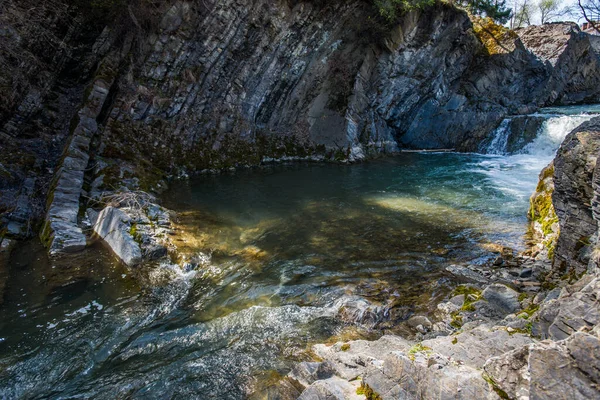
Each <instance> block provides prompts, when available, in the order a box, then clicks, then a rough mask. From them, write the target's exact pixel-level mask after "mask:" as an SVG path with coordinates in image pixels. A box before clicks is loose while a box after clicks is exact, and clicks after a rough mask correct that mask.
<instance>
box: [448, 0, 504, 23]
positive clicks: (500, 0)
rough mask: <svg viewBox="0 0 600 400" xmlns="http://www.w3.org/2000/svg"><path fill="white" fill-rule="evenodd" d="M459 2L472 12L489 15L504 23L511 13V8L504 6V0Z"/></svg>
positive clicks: (467, 0)
mask: <svg viewBox="0 0 600 400" xmlns="http://www.w3.org/2000/svg"><path fill="white" fill-rule="evenodd" d="M459 4H461V5H462V6H464V7H466V8H467V9H468V10H469V11H470V12H471V13H472V14H475V15H483V16H486V17H490V18H492V19H493V20H495V21H497V22H499V23H501V24H504V23H506V22H507V21H508V20H509V19H510V17H511V15H512V10H511V9H510V8H507V7H506V0H460V1H459Z"/></svg>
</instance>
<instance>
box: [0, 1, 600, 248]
mask: <svg viewBox="0 0 600 400" xmlns="http://www.w3.org/2000/svg"><path fill="white" fill-rule="evenodd" d="M57 1H58V3H61V1H60V0H57ZM11 4H12V3H11ZM61 4H62V3H61ZM163 5H164V7H163V8H162V9H161V8H159V9H158V10H159V11H158V13H157V12H156V11H153V13H154V14H152V13H151V14H152V15H153V18H154V19H151V20H150V22H149V23H148V24H147V26H144V27H142V26H141V25H140V24H139V21H138V20H137V17H136V14H135V13H136V11H137V10H134V9H129V10H126V11H125V12H124V16H123V18H125V19H123V18H121V19H116V20H117V21H118V22H119V23H120V24H121V25H125V26H129V27H130V28H129V29H125V33H123V32H124V31H123V26H115V25H116V22H115V23H114V24H110V23H109V24H108V26H106V27H103V26H102V21H103V20H102V19H101V18H94V19H93V20H91V19H90V18H89V16H86V15H85V14H83V13H79V12H78V11H77V9H72V8H69V6H68V5H65V7H66V8H64V7H63V8H60V10H61V12H57V13H56V14H55V15H54V14H52V13H51V12H50V11H49V10H46V11H44V10H45V9H43V8H40V9H36V12H42V14H43V15H44V16H45V17H44V18H36V19H34V20H31V21H26V22H25V23H24V25H19V24H20V22H18V21H17V22H15V21H16V20H13V19H10V18H9V17H10V16H11V15H13V14H15V13H16V14H18V11H19V10H18V9H16V8H15V9H14V10H13V9H12V8H11V9H10V10H9V11H10V12H6V13H4V14H3V18H4V17H6V18H5V19H3V20H2V23H3V26H6V27H7V28H6V32H9V33H10V34H9V35H8V36H6V38H7V39H6V40H7V41H6V43H3V46H4V48H6V49H10V50H11V54H20V55H21V57H26V56H27V55H28V54H31V53H32V51H34V50H35V49H36V45H38V44H39V43H36V38H35V37H34V33H35V32H39V31H40V30H43V29H49V31H50V32H52V33H53V34H55V36H56V37H55V36H52V38H53V39H52V43H54V41H56V40H58V42H59V43H64V47H61V48H64V49H65V52H64V54H63V53H60V54H57V55H56V57H55V58H51V57H49V58H48V59H45V60H44V62H45V63H43V65H41V66H40V68H41V69H42V70H43V72H42V71H41V70H39V68H38V70H36V71H33V70H32V71H26V72H27V73H26V74H25V75H23V76H19V77H18V81H19V82H21V83H22V84H23V85H24V87H25V86H26V87H27V88H28V89H27V90H18V91H15V93H16V96H15V98H12V99H10V101H8V100H7V102H6V104H5V106H3V107H4V108H3V109H2V113H1V115H0V116H1V119H0V132H1V133H2V134H1V135H0V137H1V138H2V145H3V146H7V148H10V149H15V153H18V154H19V157H14V156H13V154H10V153H11V152H2V153H3V155H2V158H1V159H0V177H1V179H0V181H1V182H0V185H1V186H0V187H1V188H2V195H1V196H0V202H1V203H2V208H0V211H2V213H3V214H4V216H3V225H9V224H11V223H12V225H11V227H12V231H14V232H15V236H16V232H24V233H23V234H25V235H26V234H27V231H31V230H32V229H31V228H29V229H28V228H27V227H28V226H30V225H32V224H30V223H28V222H27V223H23V222H19V221H30V220H35V219H36V217H39V216H40V215H41V214H42V212H43V205H42V204H43V200H42V198H43V196H44V195H45V194H52V193H53V192H54V193H55V194H58V195H59V196H58V197H57V199H58V198H60V193H61V189H60V187H61V185H60V182H61V181H62V180H64V179H65V178H64V177H63V175H64V176H66V175H69V174H66V173H65V171H68V170H69V168H70V167H69V166H66V167H65V166H64V163H63V167H61V157H60V153H61V149H63V148H65V149H66V150H65V152H66V153H67V154H70V153H71V151H70V150H69V146H71V144H74V145H76V147H77V149H75V150H77V151H81V152H82V154H80V155H81V158H77V160H78V162H80V163H81V164H82V165H83V164H86V160H87V164H88V165H86V166H84V167H83V170H85V172H86V174H85V175H86V176H85V179H84V180H85V182H84V184H83V187H84V188H83V190H84V191H87V190H88V188H87V187H86V185H87V183H89V182H96V183H99V185H100V186H102V185H103V186H104V188H105V189H106V188H108V189H115V188H118V187H120V186H121V183H122V182H123V181H124V180H125V179H131V180H134V179H137V184H138V187H137V189H142V190H152V189H156V188H157V185H158V184H159V183H161V182H163V180H164V178H165V177H166V175H167V174H169V173H170V174H175V173H178V172H180V171H181V170H182V169H183V170H187V171H191V172H196V171H200V170H203V169H220V168H229V167H235V166H239V165H256V164H260V163H261V162H263V161H267V160H277V159H316V160H323V159H325V160H350V161H352V160H361V159H364V158H367V157H371V156H375V155H377V154H382V153H390V152H396V151H398V150H399V149H400V148H403V147H410V148H456V149H458V150H468V151H473V150H477V149H478V148H479V147H480V145H481V143H482V141H484V140H486V138H487V137H488V135H489V134H490V132H491V131H492V130H493V129H494V128H496V127H497V126H498V125H499V124H500V122H501V121H502V119H503V118H504V117H505V116H506V115H508V114H523V113H527V112H531V111H534V110H536V109H537V108H538V107H540V106H544V105H551V104H552V105H555V104H573V103H577V102H584V101H585V102H591V101H596V100H598V99H599V95H600V85H598V82H599V77H598V70H599V68H598V53H597V48H598V43H596V38H595V37H593V36H590V35H588V34H585V33H582V32H580V31H579V28H578V27H577V26H576V25H575V24H568V23H563V24H550V25H545V26H543V27H530V28H527V29H524V30H519V31H517V32H516V33H510V32H504V33H503V36H502V37H501V38H499V39H498V40H497V42H498V43H499V44H498V45H495V47H494V48H493V49H490V48H488V47H489V46H488V47H486V45H484V44H483V43H482V41H481V40H480V37H481V34H482V33H481V32H482V31H484V30H483V29H481V27H479V26H478V25H477V24H483V23H484V22H482V21H476V22H475V26H474V25H473V22H472V21H471V20H470V19H469V17H468V15H467V14H466V13H465V12H463V11H461V10H458V9H456V8H454V7H452V6H450V5H447V4H443V3H438V4H435V5H433V6H431V7H429V8H427V9H425V10H416V11H411V12H409V13H406V14H405V15H403V16H402V17H400V18H399V19H398V20H397V21H396V22H395V23H394V24H389V23H386V22H385V21H383V20H380V19H378V17H377V13H376V10H374V8H373V7H372V5H371V4H369V3H368V2H362V1H333V2H317V1H300V2H296V1H295V2H271V1H266V0H260V1H258V2H253V3H252V4H250V3H248V2H247V1H245V0H227V1H219V2H217V1H204V2H200V3H193V2H185V1H176V2H167V1H165V2H164V4H163ZM7 7H9V8H10V7H13V6H7ZM15 7H16V6H15ZM13 8H14V7H13ZM17 8H18V7H17ZM15 10H16V11H15ZM40 10H41V11H40ZM65 10H66V11H65ZM87 11H90V10H87ZM94 12H99V11H98V10H95V11H94ZM44 13H45V14H44ZM140 13H141V11H140ZM52 15H54V17H53V18H52V17H51V16H52ZM73 16H76V18H75V19H74V20H73V21H69V18H73ZM86 17H88V19H86ZM138 17H139V15H138ZM98 21H100V22H98ZM123 21H126V22H125V23H124V22H123ZM69 22H73V24H69ZM86 24H87V25H86ZM23 26H25V27H26V28H27V29H25V30H23V29H21V28H22V27H23ZM67 26H68V27H69V32H68V33H67V34H66V36H65V37H64V38H63V39H64V40H62V42H61V41H60V40H59V39H60V36H57V35H59V33H61V32H62V33H64V32H63V31H64V29H63V28H65V29H66V27H67ZM82 26H86V29H83V28H82ZM17 28H18V29H17ZM19 29H21V31H20V30H19ZM71 29H74V31H71ZM77 29H79V30H80V31H81V32H79V31H77ZM78 32H79V33H78ZM44 37H47V36H44ZM119 37H120V39H119V40H117V38H119ZM57 38H58V39H57ZM55 39H56V40H55ZM40 40H41V39H40ZM61 46H63V45H62V44H61ZM0 47H1V46H0ZM44 54H45V53H44ZM48 56H49V55H48ZM19 60H20V59H19V58H18V57H17V61H19ZM21 61H24V60H21ZM107 66H108V68H107ZM39 74H43V75H44V76H46V77H47V78H46V79H45V81H44V84H43V85H42V84H38V83H39V82H37V81H36V78H37V77H38V76H39ZM66 76H74V77H76V78H77V79H76V80H75V81H69V82H66V81H65V79H66V78H65V77H66ZM15 82H16V81H15ZM36 82H37V83H36ZM98 82H104V83H105V85H104V86H102V89H103V90H108V93H103V96H105V97H104V100H105V101H104V104H103V106H102V107H101V108H100V110H95V112H94V113H92V114H89V115H88V113H86V112H85V110H86V108H88V105H87V101H84V100H85V99H88V98H89V92H88V93H85V92H86V91H85V90H84V89H85V88H95V87H99V86H98V85H96V83H98ZM65 85H66V86H65ZM92 91H93V92H95V91H96V89H92ZM82 101H83V105H82V106H79V107H77V103H78V102H82ZM82 112H83V114H85V115H86V116H88V117H89V118H90V120H89V121H83V120H82V121H80V123H84V124H85V126H87V127H88V128H94V129H89V130H90V132H92V136H94V137H93V138H92V139H91V142H90V143H89V146H88V144H87V142H86V143H83V142H82V143H79V142H80V140H79V139H78V138H79V137H80V135H79V134H78V131H77V129H73V128H74V127H75V126H77V125H76V124H73V126H70V121H76V118H75V119H74V118H73V117H75V116H76V115H78V114H81V113H82ZM92 120H93V121H92ZM94 124H95V125H94ZM40 126H41V127H42V128H43V129H38V128H39V127H40ZM524 129H525V128H524ZM76 131H77V132H76ZM86 140H87V139H86ZM80 145H82V146H80ZM71 150H73V149H71ZM83 153H87V154H83ZM9 155H10V156H9ZM26 160H31V161H32V165H33V164H35V168H33V169H31V168H30V167H31V166H30V165H29V161H27V162H25V161H26ZM40 160H45V161H44V162H40ZM67 161H68V160H67ZM77 170H78V171H81V168H80V167H79V166H77ZM28 175H29V176H30V178H31V179H32V180H33V186H34V190H30V186H31V185H29V186H23V185H21V182H24V178H26V177H28ZM49 175H53V176H54V182H55V183H58V185H56V184H55V185H52V187H50V185H48V182H50V179H41V180H39V179H38V178H39V177H44V178H48V176H49ZM76 175H77V178H76V179H75V180H76V181H77V182H76V184H75V181H73V180H71V181H72V182H71V183H73V185H74V187H75V186H77V187H79V186H81V185H80V184H79V182H80V181H81V177H80V176H79V175H80V173H79V172H78V173H77V174H76ZM73 185H72V186H73ZM161 185H162V183H161ZM111 186H113V187H111ZM163 186H164V185H163ZM74 187H73V188H70V187H69V188H68V190H69V191H73V190H74V191H76V190H75V188H74ZM57 189H58V190H57ZM19 193H22V194H23V196H22V197H24V198H27V197H34V198H35V199H34V201H29V203H27V202H25V203H22V202H21V203H20V204H19V205H17V204H15V200H14V199H16V198H19V196H18V195H19ZM38 194H41V195H38ZM74 196H75V193H74V194H73V197H74ZM57 207H58V208H57ZM64 207H66V208H68V209H69V210H71V211H72V209H73V207H75V203H74V200H73V199H71V200H69V204H68V205H67V204H66V203H65V205H64ZM62 208H63V207H62V206H60V205H59V204H56V201H54V204H53V211H52V213H53V214H57V215H58V212H56V210H59V211H60V210H61V209H62ZM46 211H49V210H46ZM71 211H70V212H71ZM60 214H61V215H62V214H64V213H62V211H60ZM63 217H65V218H67V219H68V222H66V224H67V225H68V226H69V227H70V228H69V232H70V233H69V235H68V238H65V239H64V240H62V242H65V243H66V242H69V243H72V244H69V245H68V246H66V247H65V248H73V249H75V248H78V247H80V245H81V243H82V240H81V236H80V234H79V232H78V231H77V229H76V228H74V229H73V223H74V222H73V218H72V215H71V214H69V215H68V216H65V215H63ZM63 217H61V218H62V219H64V218H63ZM52 218H55V219H56V217H50V218H49V220H50V219H52ZM62 219H61V222H60V223H61V224H63V225H64V221H62ZM54 224H55V225H56V224H58V222H56V221H55V222H54ZM57 226H58V225H57ZM61 226H62V225H61ZM65 226H66V225H65ZM52 232H54V230H53V229H52V228H51V227H50V229H49V230H47V232H46V233H47V234H50V235H51V234H52ZM19 234H22V233H19ZM46 236H48V235H46ZM59 242H61V240H58V241H56V240H53V239H51V240H48V243H49V245H50V246H54V247H53V248H56V246H55V244H56V243H59Z"/></svg>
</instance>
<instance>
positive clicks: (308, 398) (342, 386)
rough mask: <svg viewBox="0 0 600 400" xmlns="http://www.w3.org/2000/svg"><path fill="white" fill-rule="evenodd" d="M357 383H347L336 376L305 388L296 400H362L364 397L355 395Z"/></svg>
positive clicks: (358, 385) (358, 383)
mask: <svg viewBox="0 0 600 400" xmlns="http://www.w3.org/2000/svg"><path fill="white" fill-rule="evenodd" d="M359 387H360V382H359V381H353V382H348V381H347V380H344V379H341V378H339V377H337V376H334V377H331V378H328V379H324V380H320V381H316V382H315V383H313V384H312V385H310V386H309V387H307V388H306V389H305V390H304V391H303V392H302V394H301V395H300V397H298V400H364V399H365V396H363V395H358V394H356V391H357V390H358V388H359Z"/></svg>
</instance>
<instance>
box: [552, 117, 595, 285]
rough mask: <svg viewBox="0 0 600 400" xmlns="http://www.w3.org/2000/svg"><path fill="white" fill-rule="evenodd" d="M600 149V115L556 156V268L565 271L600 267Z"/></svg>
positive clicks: (571, 136) (576, 132)
mask: <svg viewBox="0 0 600 400" xmlns="http://www.w3.org/2000/svg"><path fill="white" fill-rule="evenodd" d="M599 152H600V118H594V119H592V120H590V121H589V122H586V123H584V124H582V125H580V126H579V127H578V128H576V129H575V130H574V131H573V132H571V133H569V135H568V136H567V137H566V138H565V141H564V142H563V144H562V145H561V147H560V149H559V151H558V155H557V156H556V158H555V159H554V193H553V194H552V202H553V204H554V208H555V210H556V214H557V215H558V219H559V224H560V236H559V238H558V243H557V246H556V251H555V262H554V267H555V269H560V270H562V271H563V272H564V273H567V272H571V271H573V273H575V274H576V275H579V274H581V273H583V272H585V271H587V270H588V268H589V269H594V268H596V267H597V265H596V261H595V259H594V257H593V250H594V249H595V247H596V246H597V239H598V219H597V218H598V216H600V208H599V203H598V196H599V192H598V190H599V189H600V187H598V182H599V180H600V170H599V168H597V159H598V155H599V154H600V153H599Z"/></svg>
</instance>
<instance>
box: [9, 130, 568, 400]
mask: <svg viewBox="0 0 600 400" xmlns="http://www.w3.org/2000/svg"><path fill="white" fill-rule="evenodd" d="M552 140H553V139H544V140H541V142H540V143H538V144H537V145H535V149H533V150H531V149H530V151H525V152H523V153H522V154H517V155H505V156H483V155H477V154H454V153H439V154H437V153H406V154H401V155H399V156H397V157H392V158H385V159H380V160H375V161H371V162H367V163H363V164H355V165H321V164H294V165H287V166H276V167H265V168H262V169H256V170H246V171H238V172H236V173H231V174H222V175H216V176H204V177H200V178H197V179H193V180H190V181H187V182H179V183H176V184H174V185H173V186H172V188H171V189H170V191H169V192H168V193H166V194H165V195H164V197H163V200H162V201H163V203H164V205H165V206H167V207H169V208H171V209H174V210H176V211H177V213H178V222H177V229H178V233H179V234H178V235H177V237H176V242H177V244H178V246H179V248H180V249H181V251H182V252H183V253H184V254H185V255H186V257H188V258H189V259H190V260H193V261H194V262H195V263H198V264H199V267H198V268H196V269H195V270H182V269H181V268H179V267H177V266H168V265H163V266H162V267H153V266H142V267H140V268H138V269H137V270H130V269H127V268H125V267H123V266H122V265H121V264H119V263H118V262H116V260H115V259H114V257H113V256H112V255H111V254H110V253H109V252H108V251H107V250H106V249H104V248H103V247H102V245H101V244H100V243H98V244H96V245H94V247H92V248H91V249H88V250H87V251H86V252H84V253H82V254H79V255H75V256H70V257H65V258H62V259H60V260H48V259H47V257H46V256H45V253H44V251H43V249H41V247H39V245H38V244H36V243H35V242H31V243H27V244H25V245H22V246H21V247H20V248H18V249H17V250H16V251H15V252H14V253H13V255H12V259H11V273H10V277H9V279H8V281H7V288H6V291H5V296H4V303H3V304H2V306H1V307H0V321H1V322H0V397H3V398H100V399H113V398H135V399H147V398H159V399H163V398H216V399H229V398H231V399H239V398H246V397H248V396H250V394H252V393H254V398H264V396H266V394H268V393H269V390H272V389H273V385H276V382H277V380H278V377H279V376H281V375H285V374H286V373H287V371H288V369H289V367H290V366H291V365H292V363H293V362H295V361H298V360H302V359H308V357H309V355H308V354H307V351H306V350H307V349H308V348H309V346H310V344H312V343H316V342H321V341H327V340H332V339H331V338H332V337H334V338H336V337H337V338H339V337H357V336H358V337H374V336H377V335H380V334H382V333H385V332H396V331H395V329H396V327H397V326H398V322H400V321H402V320H405V319H406V318H408V317H410V315H412V314H413V313H416V312H419V313H423V312H427V311H428V310H429V309H430V308H431V307H433V305H434V304H436V302H438V301H439V300H440V299H441V298H443V297H444V296H445V295H446V293H447V292H448V290H449V289H450V288H451V287H452V286H453V285H455V284H456V282H453V281H452V278H451V277H450V276H449V275H447V274H446V273H445V272H444V268H445V267H446V266H448V265H449V264H452V263H458V262H474V263H482V262H485V261H486V260H489V259H490V258H491V257H493V256H494V255H493V254H492V253H491V252H490V250H489V249H490V246H489V244H491V243H495V244H501V245H506V246H510V247H513V248H515V249H520V248H523V247H524V245H525V239H524V232H525V231H526V224H527V221H526V212H527V209H528V198H529V196H530V194H531V193H532V192H533V190H534V188H535V186H536V184H537V174H538V173H539V171H540V169H541V167H543V166H545V165H546V164H547V163H548V162H549V161H550V160H551V159H552V154H553V152H554V150H555V148H556V146H557V145H548V143H549V141H552ZM553 143H554V142H553ZM558 143H560V141H559V142H558ZM540 146H541V147H540ZM552 146H554V149H551V151H546V150H544V151H534V150H536V149H541V148H545V149H546V148H551V147H552Z"/></svg>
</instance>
